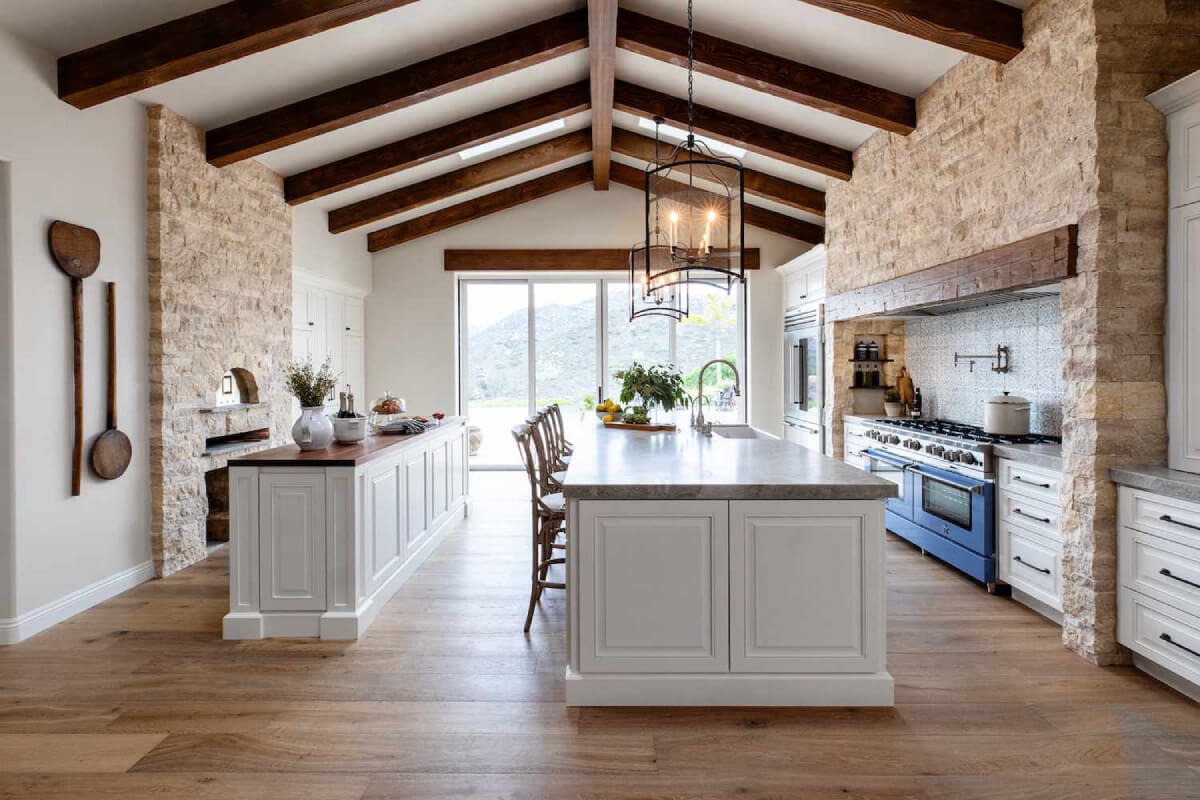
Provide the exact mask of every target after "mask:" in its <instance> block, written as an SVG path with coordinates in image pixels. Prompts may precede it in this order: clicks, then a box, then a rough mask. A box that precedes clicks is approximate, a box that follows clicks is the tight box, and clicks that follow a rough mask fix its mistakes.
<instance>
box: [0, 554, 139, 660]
mask: <svg viewBox="0 0 1200 800" xmlns="http://www.w3.org/2000/svg"><path fill="white" fill-rule="evenodd" d="M153 577H154V562H153V561H143V562H142V563H141V564H138V565H137V566H133V567H130V568H129V569H126V570H122V571H121V572H118V573H117V574H116V575H109V576H108V577H107V578H103V579H101V580H98V581H96V582H95V583H93V584H91V585H90V586H84V587H83V588H82V589H76V590H75V591H73V592H71V593H70V594H68V595H67V596H65V597H60V598H59V599H57V600H52V601H51V602H49V603H46V604H45V605H43V606H41V607H39V608H35V609H34V610H33V611H29V612H27V613H25V614H22V615H21V616H19V617H17V618H15V619H0V645H6V644H16V643H17V642H22V641H24V640H26V639H28V638H29V637H30V636H33V635H34V634H35V633H41V632H42V631H44V630H46V629H47V628H49V627H52V626H54V625H57V624H58V623H60V622H62V621H63V620H66V619H70V618H71V617H73V616H75V615H76V614H78V613H79V612H80V611H86V610H88V609H89V608H91V607H92V606H94V605H97V604H98V603H103V602H104V601H105V600H108V599H109V598H111V597H116V596H117V595H119V594H120V593H121V592H124V591H126V590H128V589H132V588H133V587H135V586H137V585H138V584H141V583H145V582H146V581H148V580H150V579H151V578H153Z"/></svg>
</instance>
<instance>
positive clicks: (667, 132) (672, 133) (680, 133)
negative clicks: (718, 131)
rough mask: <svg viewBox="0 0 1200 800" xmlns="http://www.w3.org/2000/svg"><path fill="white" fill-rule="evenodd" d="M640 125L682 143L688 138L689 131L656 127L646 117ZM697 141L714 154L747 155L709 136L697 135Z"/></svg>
mask: <svg viewBox="0 0 1200 800" xmlns="http://www.w3.org/2000/svg"><path fill="white" fill-rule="evenodd" d="M638 125H639V126H641V127H643V128H646V129H647V130H651V131H652V130H654V129H655V127H657V128H658V131H659V133H661V134H662V135H663V136H669V137H671V138H672V139H675V140H676V141H680V142H682V141H683V140H684V139H686V138H687V131H685V130H683V129H682V128H675V127H672V126H671V125H658V126H656V125H655V124H654V121H653V120H649V119H646V118H645V117H640V118H639V119H638ZM696 141H697V142H704V143H705V144H706V145H708V146H709V147H711V148H712V151H713V152H714V153H720V154H722V155H726V156H733V157H734V158H741V157H742V156H744V155H746V151H745V149H744V148H741V147H734V146H733V145H731V144H725V143H724V142H718V141H715V140H713V139H709V138H708V137H707V136H701V135H700V134H696Z"/></svg>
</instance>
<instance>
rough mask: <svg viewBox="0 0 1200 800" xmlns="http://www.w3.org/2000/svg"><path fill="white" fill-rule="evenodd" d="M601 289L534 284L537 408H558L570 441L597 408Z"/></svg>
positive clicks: (581, 284)
mask: <svg viewBox="0 0 1200 800" xmlns="http://www.w3.org/2000/svg"><path fill="white" fill-rule="evenodd" d="M596 301H597V296H596V284H595V283H591V282H575V283H535V284H534V285H533V315H534V337H535V342H534V351H533V352H534V359H535V364H534V375H535V378H536V380H537V403H536V405H537V407H538V408H542V407H543V406H546V405H549V404H550V403H558V404H559V405H560V406H562V411H563V422H564V424H565V427H566V429H567V430H566V434H567V438H568V439H575V438H577V437H578V434H579V425H580V424H581V423H582V422H584V421H587V422H589V423H590V422H591V419H590V418H589V417H590V415H591V414H592V409H593V408H594V406H595V405H596V402H597V401H596V373H597V369H596V360H597V358H599V350H597V348H596Z"/></svg>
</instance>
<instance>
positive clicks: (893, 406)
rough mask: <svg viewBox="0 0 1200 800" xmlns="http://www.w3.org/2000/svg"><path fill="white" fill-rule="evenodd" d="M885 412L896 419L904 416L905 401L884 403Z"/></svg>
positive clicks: (890, 417)
mask: <svg viewBox="0 0 1200 800" xmlns="http://www.w3.org/2000/svg"><path fill="white" fill-rule="evenodd" d="M883 413H884V414H887V416H888V418H889V419H896V418H899V417H903V416H904V403H884V404H883Z"/></svg>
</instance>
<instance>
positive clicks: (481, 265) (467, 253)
mask: <svg viewBox="0 0 1200 800" xmlns="http://www.w3.org/2000/svg"><path fill="white" fill-rule="evenodd" d="M745 256H746V259H745V265H746V269H758V268H759V265H760V264H761V262H762V257H761V254H760V253H759V250H758V248H757V247H747V248H746V250H745ZM442 267H443V269H445V271H446V272H627V271H628V270H629V248H628V247H615V248H603V249H590V250H589V249H583V250H445V251H443V254H442Z"/></svg>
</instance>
